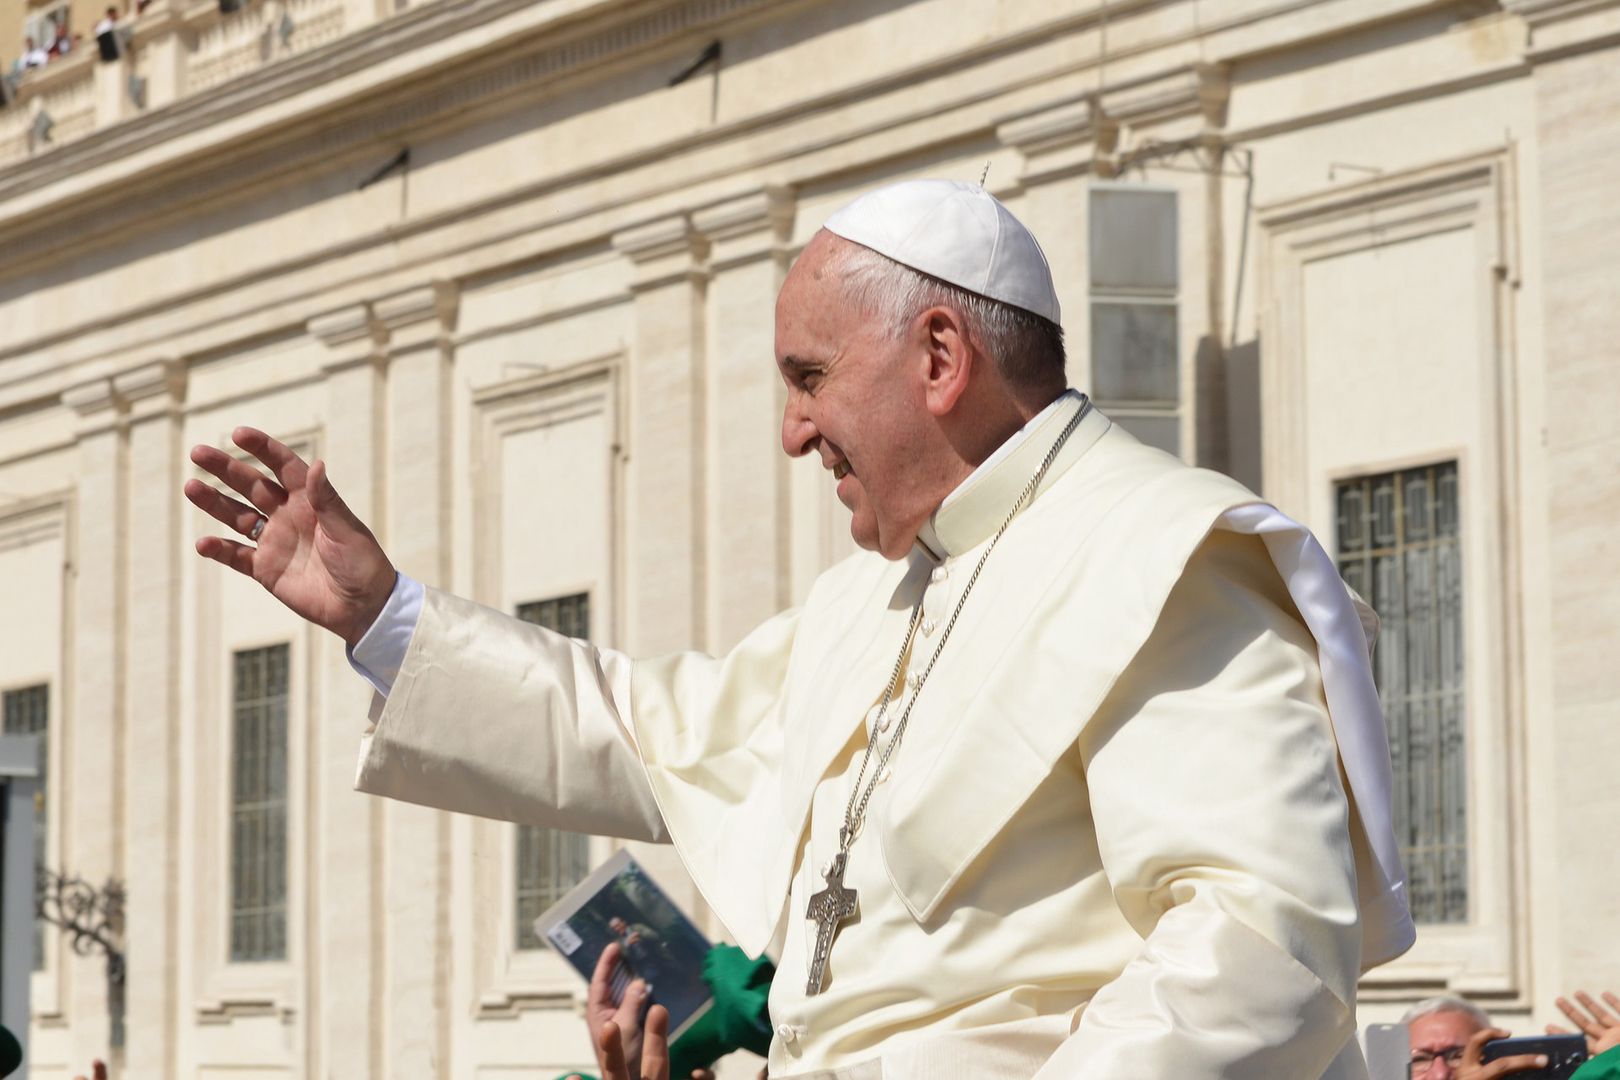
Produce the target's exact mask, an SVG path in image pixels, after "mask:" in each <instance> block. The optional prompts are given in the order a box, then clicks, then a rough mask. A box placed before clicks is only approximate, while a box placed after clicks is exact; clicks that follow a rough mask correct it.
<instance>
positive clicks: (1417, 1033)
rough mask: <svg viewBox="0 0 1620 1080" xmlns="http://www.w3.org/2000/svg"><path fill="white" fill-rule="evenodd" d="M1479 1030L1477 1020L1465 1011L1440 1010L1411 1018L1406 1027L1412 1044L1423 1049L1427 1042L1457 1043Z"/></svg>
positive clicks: (1466, 1039)
mask: <svg viewBox="0 0 1620 1080" xmlns="http://www.w3.org/2000/svg"><path fill="white" fill-rule="evenodd" d="M1479 1030H1480V1025H1479V1021H1477V1020H1475V1019H1474V1018H1473V1017H1472V1016H1469V1015H1468V1014H1467V1013H1460V1012H1452V1011H1449V1010H1447V1011H1442V1012H1434V1013H1429V1014H1428V1015H1427V1016H1420V1017H1418V1018H1417V1019H1416V1020H1413V1021H1412V1022H1411V1024H1410V1025H1409V1027H1408V1032H1409V1033H1410V1036H1411V1041H1412V1046H1413V1047H1414V1048H1416V1049H1420V1050H1421V1049H1423V1048H1424V1046H1425V1045H1426V1044H1428V1043H1437V1044H1446V1045H1458V1044H1461V1043H1465V1042H1467V1041H1468V1039H1469V1037H1470V1036H1472V1035H1473V1034H1474V1033H1475V1032H1477V1031H1479Z"/></svg>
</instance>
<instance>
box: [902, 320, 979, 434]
mask: <svg viewBox="0 0 1620 1080" xmlns="http://www.w3.org/2000/svg"><path fill="white" fill-rule="evenodd" d="M913 326H914V327H915V332H916V334H917V336H918V338H917V339H918V344H919V345H920V346H921V350H922V357H923V360H924V362H925V364H926V367H925V370H924V373H923V396H924V401H925V403H926V404H927V406H928V411H929V412H930V413H932V414H933V415H935V416H945V415H946V414H948V413H949V412H950V411H951V410H952V409H954V408H956V403H957V402H958V401H959V400H961V397H962V395H963V394H964V393H966V392H967V387H968V380H969V379H970V378H972V376H973V361H974V359H975V358H974V354H973V348H972V346H971V345H970V344H969V343H968V335H967V325H966V323H964V322H963V320H962V315H961V313H960V312H958V311H956V310H954V309H952V308H948V307H932V308H929V309H928V310H927V311H925V312H923V313H922V315H921V316H919V317H918V319H917V322H916V323H914V324H913Z"/></svg>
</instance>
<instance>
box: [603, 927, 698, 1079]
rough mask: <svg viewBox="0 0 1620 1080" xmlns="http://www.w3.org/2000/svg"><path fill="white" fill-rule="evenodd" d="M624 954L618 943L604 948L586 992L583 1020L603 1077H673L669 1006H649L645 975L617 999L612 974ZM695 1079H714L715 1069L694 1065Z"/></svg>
mask: <svg viewBox="0 0 1620 1080" xmlns="http://www.w3.org/2000/svg"><path fill="white" fill-rule="evenodd" d="M622 953H623V950H622V949H621V947H620V946H619V943H618V942H613V943H611V944H609V945H608V947H607V948H605V949H603V950H602V955H601V956H599V957H597V960H596V970H595V971H594V972H592V973H591V985H590V989H589V990H588V991H587V992H586V996H585V1024H586V1026H587V1027H589V1028H590V1031H591V1045H592V1046H594V1047H595V1049H596V1063H597V1065H598V1066H600V1067H601V1070H602V1080H669V1013H668V1011H667V1010H665V1009H664V1007H663V1006H662V1005H654V1006H653V1007H652V1008H651V1009H647V1007H646V1006H647V995H648V993H649V990H650V988H649V987H648V986H647V984H646V982H645V981H643V980H641V979H632V980H631V982H630V985H629V986H627V987H625V991H624V997H623V998H622V999H621V1000H620V1001H619V1003H618V1004H614V1001H613V983H614V976H615V975H616V974H618V970H619V965H620V963H621V961H620V956H621V955H622ZM643 1010H645V1012H646V1021H645V1028H644V1027H643V1020H642V1013H643ZM691 1080H714V1074H713V1073H712V1072H710V1071H709V1070H708V1069H694V1070H693V1071H692V1076H691Z"/></svg>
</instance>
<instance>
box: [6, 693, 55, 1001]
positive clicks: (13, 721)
mask: <svg viewBox="0 0 1620 1080" xmlns="http://www.w3.org/2000/svg"><path fill="white" fill-rule="evenodd" d="M0 713H3V715H4V721H3V723H0V730H3V731H4V732H5V733H6V734H7V735H38V736H39V787H38V788H37V789H35V790H36V794H35V795H34V865H35V866H36V867H37V866H44V865H45V824H46V823H45V762H46V760H47V756H48V755H47V753H46V746H45V741H46V739H48V738H49V734H48V729H49V722H50V715H51V688H50V685H49V684H46V683H41V684H40V685H38V686H24V687H19V688H18V689H16V690H7V691H5V692H4V693H0ZM44 969H45V923H44V921H43V920H39V919H36V920H35V921H34V970H35V971H43V970H44Z"/></svg>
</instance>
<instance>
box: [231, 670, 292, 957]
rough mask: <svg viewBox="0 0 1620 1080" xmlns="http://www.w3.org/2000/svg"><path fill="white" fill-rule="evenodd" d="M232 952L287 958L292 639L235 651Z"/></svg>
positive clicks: (239, 954) (251, 955) (232, 755)
mask: <svg viewBox="0 0 1620 1080" xmlns="http://www.w3.org/2000/svg"><path fill="white" fill-rule="evenodd" d="M234 668H235V671H234V683H233V690H232V700H233V703H234V708H233V711H234V716H233V718H232V724H231V959H232V960H238V961H255V960H284V959H286V957H287V646H285V645H272V646H270V647H268V648H263V649H247V650H244V651H242V652H239V653H236V654H235V657H234Z"/></svg>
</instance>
